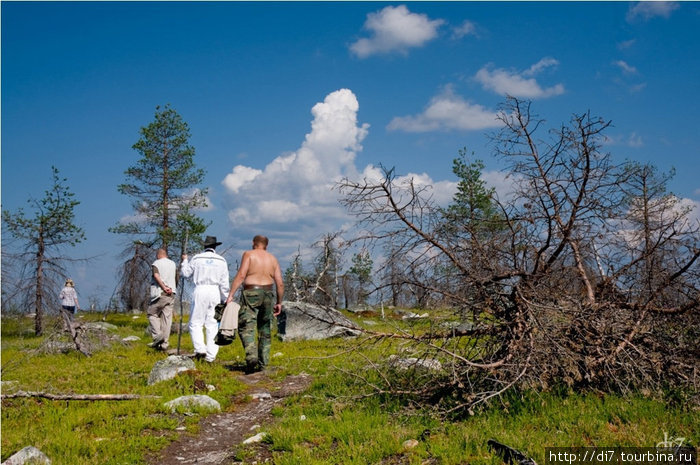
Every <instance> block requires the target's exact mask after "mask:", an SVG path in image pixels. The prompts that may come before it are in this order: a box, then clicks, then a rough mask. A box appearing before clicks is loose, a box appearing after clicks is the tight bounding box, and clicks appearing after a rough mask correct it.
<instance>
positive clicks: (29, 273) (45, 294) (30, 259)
mask: <svg viewBox="0 0 700 465" xmlns="http://www.w3.org/2000/svg"><path fill="white" fill-rule="evenodd" d="M51 170H52V185H51V188H50V189H49V190H47V191H45V193H44V197H43V198H42V199H40V200H36V199H29V200H28V201H27V202H28V203H29V204H30V206H31V208H32V209H33V216H27V215H26V214H25V212H24V210H23V209H22V208H19V209H18V210H17V211H16V212H14V213H12V212H10V211H7V210H3V212H2V220H3V223H4V226H5V227H6V228H7V230H8V231H9V233H10V234H11V235H12V237H14V238H15V239H18V240H19V241H20V242H22V243H23V244H24V252H23V254H22V255H23V256H24V257H25V260H24V262H25V264H26V268H25V269H24V270H22V271H23V272H22V273H21V274H20V285H21V286H22V287H23V290H24V291H25V292H24V294H25V296H27V297H26V299H27V300H29V301H31V302H32V307H33V308H34V311H35V314H36V316H35V320H34V323H35V324H34V331H35V333H36V335H37V336H41V335H42V334H43V330H44V328H43V315H44V310H45V308H46V306H47V305H48V304H49V302H50V301H51V298H50V296H51V291H52V288H54V287H55V286H56V280H57V278H59V277H62V276H63V275H64V274H65V273H64V264H65V263H66V261H68V260H69V258H68V257H65V256H62V255H61V252H62V249H63V247H64V246H75V245H76V244H78V243H80V242H81V241H83V240H84V239H85V234H84V232H83V230H82V228H80V227H78V226H77V225H76V224H75V223H74V221H75V211H74V209H75V207H76V206H77V205H78V204H80V202H79V201H77V200H75V199H74V196H75V194H73V193H72V192H71V191H70V190H69V188H68V186H67V185H66V182H67V179H66V178H61V177H60V176H59V172H58V169H57V168H56V167H55V166H52V167H51Z"/></svg>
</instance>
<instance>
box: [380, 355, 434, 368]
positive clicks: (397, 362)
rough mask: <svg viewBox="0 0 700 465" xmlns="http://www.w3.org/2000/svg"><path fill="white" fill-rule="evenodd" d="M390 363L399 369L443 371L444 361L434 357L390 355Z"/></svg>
mask: <svg viewBox="0 0 700 465" xmlns="http://www.w3.org/2000/svg"><path fill="white" fill-rule="evenodd" d="M389 365H390V366H392V367H394V368H396V369H398V370H403V371H406V370H427V371H433V372H439V371H442V363H440V361H439V360H435V359H432V358H416V357H407V358H401V357H399V356H398V355H390V356H389Z"/></svg>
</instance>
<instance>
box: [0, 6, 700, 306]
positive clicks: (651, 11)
mask: <svg viewBox="0 0 700 465" xmlns="http://www.w3.org/2000/svg"><path fill="white" fill-rule="evenodd" d="M1 8H2V96H1V97H2V127H1V129H2V133H1V137H2V147H1V148H2V167H1V168H2V207H3V208H4V209H10V210H15V209H16V208H17V207H20V206H24V205H25V202H26V200H27V199H28V198H29V197H35V198H40V197H41V196H42V195H43V191H44V190H45V189H46V188H47V187H48V185H49V182H50V177H51V171H50V166H51V165H55V166H57V167H58V168H59V170H60V172H61V174H62V175H63V176H66V177H67V178H68V179H69V182H70V186H71V189H72V191H73V192H75V194H76V196H77V199H78V200H80V201H81V204H80V205H79V206H78V207H77V210H76V213H77V223H78V224H79V225H80V226H82V227H83V228H84V229H85V232H86V236H87V241H86V242H85V243H83V244H80V245H79V246H78V247H76V248H75V249H74V250H73V251H71V254H72V255H74V256H76V257H89V256H99V257H100V258H99V259H97V260H94V261H93V262H92V263H91V264H88V265H80V266H78V267H75V268H74V269H72V270H71V274H72V277H73V278H74V280H75V281H76V286H77V288H78V290H79V292H80V293H81V295H82V296H83V299H86V298H89V297H92V296H94V297H97V300H99V301H106V300H107V298H108V297H109V295H110V294H111V293H112V291H113V289H114V286H115V268H116V266H117V262H118V257H117V256H118V253H119V251H120V250H121V248H122V244H123V243H124V240H125V238H124V237H119V236H116V235H114V234H112V233H109V232H108V231H107V229H108V228H109V227H110V226H113V225H114V224H116V223H117V222H118V221H119V220H120V219H121V218H125V217H128V216H129V215H130V214H131V213H132V211H131V208H130V204H129V199H128V198H126V197H124V196H122V195H121V194H119V193H118V192H117V185H118V184H119V183H121V182H123V181H124V179H125V178H124V171H125V170H126V169H127V168H128V167H129V166H131V165H133V164H134V163H135V162H136V160H137V159H138V154H137V153H136V152H135V151H134V150H132V149H131V146H132V145H133V144H134V143H135V142H136V141H137V140H138V138H139V128H141V127H142V126H145V125H147V124H148V123H150V122H151V121H152V120H153V116H154V112H155V107H156V106H157V105H161V106H163V105H165V104H168V103H169V104H170V105H171V106H172V107H173V108H174V109H175V110H177V111H178V112H179V113H180V115H181V116H182V117H183V119H184V120H185V121H186V122H187V123H188V124H189V126H190V130H191V133H192V137H191V139H190V142H191V144H192V145H193V146H194V147H195V149H196V157H195V159H196V162H197V164H198V166H200V167H202V168H204V169H205V170H206V172H207V175H206V178H205V186H206V187H208V189H209V200H210V207H209V208H208V209H207V210H206V211H204V212H202V216H204V217H205V218H206V219H207V220H209V221H212V222H213V224H212V226H211V227H210V229H209V230H208V234H211V235H215V236H217V237H218V238H219V240H222V241H223V242H224V245H223V246H222V250H225V256H226V258H227V259H228V260H229V262H231V263H235V262H236V260H237V259H238V258H239V257H240V254H241V253H242V251H243V250H244V249H247V248H248V247H249V246H250V239H251V238H252V236H253V235H254V234H256V233H264V234H267V235H268V236H269V237H270V239H271V244H270V250H271V251H272V252H273V253H275V254H276V255H278V257H279V258H280V261H281V262H282V265H283V267H285V266H286V263H287V261H288V259H289V258H290V257H291V256H292V254H294V253H295V252H296V251H297V249H298V248H299V247H301V249H302V250H304V249H306V247H307V246H308V245H309V244H311V243H312V242H314V241H315V240H317V239H318V238H319V237H320V236H321V235H322V234H323V233H325V232H332V231H336V230H338V229H340V228H342V227H344V226H347V225H348V224H350V221H351V218H349V217H348V216H347V214H346V213H345V212H344V211H343V209H342V207H341V206H340V205H339V204H338V201H337V193H336V192H335V191H332V190H330V189H329V187H330V186H332V185H333V183H334V182H335V181H336V180H337V179H339V178H340V177H343V176H363V175H366V174H368V173H371V172H372V171H373V169H375V167H376V166H377V165H379V164H380V163H381V164H383V165H385V166H389V167H392V166H393V167H395V168H396V171H397V173H399V174H401V175H413V176H415V177H417V178H418V179H420V180H421V182H425V183H429V184H431V185H433V186H434V190H435V195H436V197H437V198H438V199H443V200H448V199H449V198H450V196H451V194H452V192H454V187H455V177H454V176H453V174H452V172H451V162H452V159H453V158H455V157H456V156H457V154H458V150H459V149H460V148H462V147H466V148H467V150H468V151H469V152H472V151H473V152H475V154H476V157H477V158H480V159H482V160H484V162H485V164H486V171H485V173H484V178H485V179H486V180H487V181H488V182H490V183H491V184H492V185H493V186H495V187H496V188H497V189H499V190H505V189H507V182H506V181H504V179H503V175H502V173H499V172H498V170H499V168H500V165H499V161H498V160H497V159H495V158H494V157H493V155H492V147H491V146H490V145H489V143H488V138H487V133H488V132H489V131H492V130H494V129H495V128H496V124H495V121H494V119H493V115H494V113H495V112H496V111H497V109H498V106H499V104H501V103H503V102H504V100H505V95H506V94H510V95H515V96H518V97H521V98H527V99H531V100H532V102H533V109H534V111H535V112H536V113H537V114H539V115H540V116H541V117H543V118H544V119H545V120H547V122H548V124H549V125H550V127H553V128H556V127H557V126H559V125H560V124H561V123H563V122H566V121H568V119H569V118H570V117H571V115H572V114H573V113H582V112H586V111H588V110H590V111H591V113H592V114H593V115H597V116H601V117H603V118H605V119H607V120H612V123H613V126H612V127H611V128H610V129H609V130H608V132H607V136H608V143H607V146H606V148H607V149H608V150H609V151H610V152H611V153H612V154H613V156H614V158H615V159H616V160H619V161H621V160H625V159H634V160H639V161H650V162H653V163H654V164H656V165H657V166H658V167H659V168H660V169H661V170H663V171H667V170H669V169H671V168H672V167H673V168H675V169H676V170H677V173H676V176H675V178H674V179H673V181H672V182H671V184H670V187H671V190H672V191H673V192H674V193H676V194H677V195H678V196H679V197H681V198H683V199H685V200H684V202H686V203H687V204H688V205H692V204H694V205H700V176H699V174H700V153H699V152H700V149H698V143H697V135H696V134H697V126H698V122H699V119H700V118H698V108H700V78H698V76H700V34H698V33H697V31H698V30H700V3H695V2H679V3H677V2H663V3H662V2H643V3H618V2H593V3H583V2H578V3H559V2H535V3H525V2H515V3H510V2H476V3H462V2H409V3H383V2H348V3H338V2H309V3H295V2H275V3H273V2H251V3H239V2H208V3H189V2H152V3H151V2H122V3H110V2H96V3H91V2H73V3H62V2H46V3H44V2H2V5H1ZM261 186H262V187H261ZM696 216H698V214H697V212H696ZM4 240H6V238H4Z"/></svg>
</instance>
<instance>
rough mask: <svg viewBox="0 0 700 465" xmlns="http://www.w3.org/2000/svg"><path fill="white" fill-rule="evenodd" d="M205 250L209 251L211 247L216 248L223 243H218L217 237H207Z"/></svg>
mask: <svg viewBox="0 0 700 465" xmlns="http://www.w3.org/2000/svg"><path fill="white" fill-rule="evenodd" d="M203 245H204V248H205V249H208V248H211V247H216V246H217V245H221V242H216V236H207V238H206V239H204V244H203Z"/></svg>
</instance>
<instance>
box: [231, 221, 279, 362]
mask: <svg viewBox="0 0 700 465" xmlns="http://www.w3.org/2000/svg"><path fill="white" fill-rule="evenodd" d="M267 244H268V239H267V237H265V236H260V235H258V236H255V237H254V238H253V250H248V251H246V252H244V253H243V257H242V258H241V266H240V268H238V273H236V276H235V277H234V278H233V281H232V282H231V290H230V292H229V294H228V298H227V299H226V303H227V304H228V303H229V302H231V301H232V300H233V296H234V295H235V294H236V290H238V287H239V286H240V285H241V284H242V285H243V292H242V293H241V309H240V311H239V313H238V334H240V337H241V342H243V349H244V350H245V362H246V373H253V372H256V371H261V370H263V369H265V367H266V366H267V365H268V364H269V362H270V344H271V342H272V338H271V336H270V323H271V320H272V315H273V314H274V315H275V316H278V315H279V314H280V313H282V297H283V296H284V282H283V281H282V272H281V271H280V266H279V263H277V259H276V258H275V256H274V255H272V254H271V253H269V252H268V251H267ZM273 283H274V285H275V287H276V291H277V292H276V294H277V303H276V304H274V305H273V300H274V298H275V293H273V292H272V286H273ZM256 327H257V331H258V336H257V338H256V337H255V329H256Z"/></svg>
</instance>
